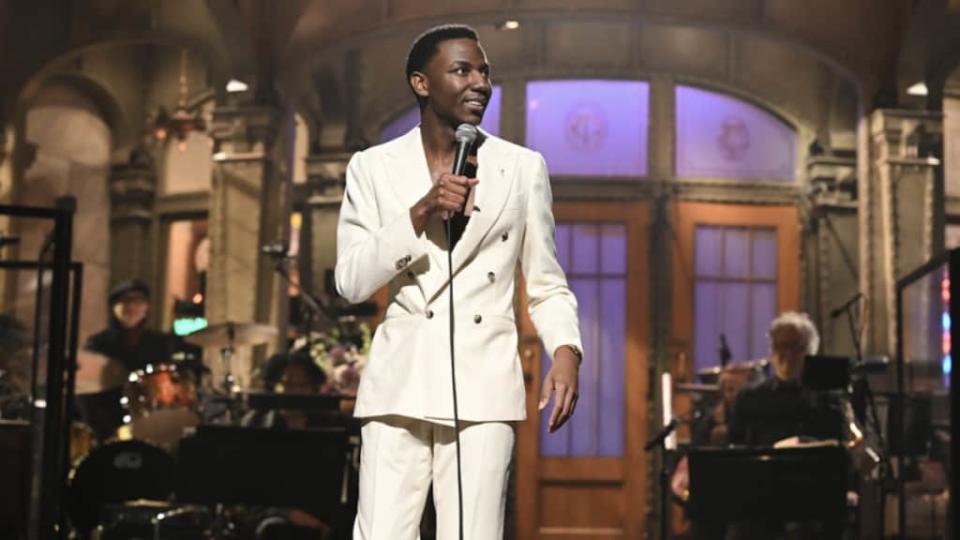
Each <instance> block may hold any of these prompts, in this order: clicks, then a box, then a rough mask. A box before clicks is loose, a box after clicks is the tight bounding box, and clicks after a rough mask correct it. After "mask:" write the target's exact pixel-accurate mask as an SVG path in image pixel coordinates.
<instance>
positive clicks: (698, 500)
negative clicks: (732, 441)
mask: <svg viewBox="0 0 960 540" xmlns="http://www.w3.org/2000/svg"><path fill="white" fill-rule="evenodd" d="M688 459H689V463H690V501H689V503H688V507H687V508H688V512H689V515H690V517H691V519H693V520H694V521H698V522H703V523H727V522H735V521H744V520H758V521H768V522H769V521H779V522H791V521H807V520H818V521H821V522H822V523H823V524H824V527H825V529H826V530H828V531H831V532H833V533H836V534H837V536H836V537H837V538H839V537H840V534H841V533H842V529H843V521H844V518H845V515H846V491H847V474H846V473H847V456H846V453H845V451H844V450H843V448H840V447H838V446H830V447H815V448H789V449H773V448H763V449H755V448H734V449H716V448H695V449H691V450H690V452H689V454H688Z"/></svg>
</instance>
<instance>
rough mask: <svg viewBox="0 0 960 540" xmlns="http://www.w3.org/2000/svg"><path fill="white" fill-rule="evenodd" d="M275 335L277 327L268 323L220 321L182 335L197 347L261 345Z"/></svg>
mask: <svg viewBox="0 0 960 540" xmlns="http://www.w3.org/2000/svg"><path fill="white" fill-rule="evenodd" d="M276 337H277V329H276V327H274V326H270V325H268V324H257V323H238V322H233V321H227V322H222V323H218V324H214V325H211V326H208V327H206V328H204V329H202V330H197V331H196V332H194V333H192V334H189V335H187V336H184V338H183V339H184V341H186V342H187V343H190V344H192V345H196V346H198V347H205V348H206V347H211V348H213V347H215V348H218V349H219V348H222V347H236V346H240V345H262V344H264V343H267V342H269V341H270V340H271V339H274V338H276Z"/></svg>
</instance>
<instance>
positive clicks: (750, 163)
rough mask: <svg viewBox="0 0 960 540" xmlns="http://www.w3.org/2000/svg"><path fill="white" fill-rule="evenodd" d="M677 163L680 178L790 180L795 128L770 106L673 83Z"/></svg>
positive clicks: (795, 143)
mask: <svg viewBox="0 0 960 540" xmlns="http://www.w3.org/2000/svg"><path fill="white" fill-rule="evenodd" d="M676 123H677V133H676V168H677V176H679V177H681V178H731V179H749V180H770V181H783V182H787V181H792V180H794V179H795V178H796V161H797V158H796V153H797V133H796V132H795V131H794V130H793V129H791V128H790V126H788V125H787V124H785V123H784V122H783V121H782V120H780V119H779V118H777V117H776V116H774V115H772V114H770V113H769V112H767V111H765V110H763V109H761V108H760V107H757V106H756V105H752V104H750V103H747V102H745V101H741V100H739V99H736V98H734V97H731V96H728V95H726V94H719V93H717V92H710V91H707V90H703V89H700V88H692V87H689V86H677V89H676Z"/></svg>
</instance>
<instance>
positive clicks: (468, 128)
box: [454, 123, 478, 144]
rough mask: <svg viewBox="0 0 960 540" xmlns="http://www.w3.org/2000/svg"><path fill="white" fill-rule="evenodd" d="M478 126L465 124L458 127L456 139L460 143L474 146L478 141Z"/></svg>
mask: <svg viewBox="0 0 960 540" xmlns="http://www.w3.org/2000/svg"><path fill="white" fill-rule="evenodd" d="M477 133H478V131H477V126H475V125H473V124H467V123H463V124H460V125H459V126H457V134H456V135H455V136H454V139H455V140H456V141H457V142H458V143H466V144H473V143H474V141H476V140H477Z"/></svg>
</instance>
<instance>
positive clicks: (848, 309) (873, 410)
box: [830, 292, 893, 530]
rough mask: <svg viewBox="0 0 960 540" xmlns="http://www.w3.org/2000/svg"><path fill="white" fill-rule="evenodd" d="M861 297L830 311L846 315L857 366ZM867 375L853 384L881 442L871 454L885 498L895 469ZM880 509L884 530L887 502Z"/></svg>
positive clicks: (859, 362)
mask: <svg viewBox="0 0 960 540" xmlns="http://www.w3.org/2000/svg"><path fill="white" fill-rule="evenodd" d="M861 299H863V300H866V299H865V298H864V297H863V293H860V292H857V293H856V294H855V295H854V296H853V297H852V298H850V299H849V300H847V301H846V302H844V303H843V305H841V306H840V307H839V308H836V309H834V310H833V311H832V312H830V318H831V319H834V318H836V317H838V316H840V315H841V314H845V315H846V319H847V329H848V330H850V339H851V340H852V341H853V349H854V352H855V354H856V364H855V365H856V366H862V365H863V346H862V344H861V343H860V332H858V331H857V327H856V324H855V322H854V314H853V308H854V306H856V305H858V300H861ZM867 377H868V375H867V374H866V373H860V374H859V375H857V378H856V380H855V381H854V382H853V385H854V390H856V389H858V388H859V390H860V391H861V392H862V393H863V394H864V396H865V397H866V400H867V403H866V406H867V409H868V411H866V412H864V416H865V417H867V418H865V419H866V420H867V424H871V425H872V427H873V431H874V433H876V435H877V442H879V446H880V448H879V450H880V455H879V456H876V457H875V458H874V455H875V452H872V451H871V452H870V454H872V455H871V458H874V459H875V460H876V461H879V462H880V464H879V465H878V467H877V483H878V485H879V486H880V493H881V500H885V499H886V494H887V491H888V490H889V489H890V487H888V485H887V484H888V482H889V481H890V480H892V478H891V477H890V473H891V471H892V470H893V469H892V466H891V463H890V453H889V452H888V449H887V443H886V440H885V438H884V436H883V430H882V429H881V426H880V420H879V417H878V415H877V404H876V400H874V396H873V391H872V390H871V389H870V381H869V379H868V378H867ZM852 393H853V392H849V394H852ZM852 397H853V396H852V395H851V398H852ZM851 401H852V399H851ZM864 444H865V445H867V441H866V440H864ZM867 449H868V451H869V450H871V449H870V447H869V445H867ZM878 510H879V512H878V513H879V516H878V520H879V522H880V524H881V530H882V529H883V527H884V525H883V524H884V522H885V521H886V518H885V514H886V512H885V510H886V504H885V503H881V504H880V507H879V509H878Z"/></svg>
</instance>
